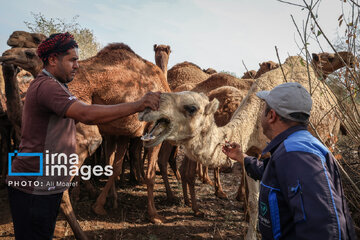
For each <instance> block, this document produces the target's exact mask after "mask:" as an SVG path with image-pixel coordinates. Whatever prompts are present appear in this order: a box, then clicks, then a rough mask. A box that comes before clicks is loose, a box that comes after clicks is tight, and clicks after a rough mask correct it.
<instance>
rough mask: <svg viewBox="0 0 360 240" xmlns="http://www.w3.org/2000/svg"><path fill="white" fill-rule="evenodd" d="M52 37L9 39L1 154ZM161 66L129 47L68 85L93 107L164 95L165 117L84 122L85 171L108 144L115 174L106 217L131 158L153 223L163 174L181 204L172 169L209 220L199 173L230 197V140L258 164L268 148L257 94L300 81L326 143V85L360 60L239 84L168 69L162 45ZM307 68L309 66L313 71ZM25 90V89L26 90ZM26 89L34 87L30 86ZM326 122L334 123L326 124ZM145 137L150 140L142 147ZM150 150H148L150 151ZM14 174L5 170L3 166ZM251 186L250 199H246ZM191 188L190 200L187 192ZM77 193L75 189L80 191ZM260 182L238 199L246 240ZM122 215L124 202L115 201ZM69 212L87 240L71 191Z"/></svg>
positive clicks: (331, 116)
mask: <svg viewBox="0 0 360 240" xmlns="http://www.w3.org/2000/svg"><path fill="white" fill-rule="evenodd" d="M44 38H45V36H43V35H41V34H34V33H27V32H22V31H16V32H14V33H13V34H12V35H11V36H10V38H9V41H8V45H9V46H11V47H12V48H11V49H9V50H7V51H5V52H4V53H3V55H2V57H0V62H2V68H3V76H4V80H5V85H6V86H5V88H6V89H5V90H6V104H5V103H4V101H5V98H1V100H2V103H1V105H0V106H1V109H0V111H1V113H0V114H2V115H1V116H5V117H4V119H5V120H2V122H4V123H7V125H5V124H2V126H12V129H14V131H13V132H14V134H11V133H10V132H9V129H10V128H9V127H1V129H0V133H1V144H2V145H1V148H2V151H3V152H4V151H6V152H9V147H10V144H9V143H10V141H9V139H10V138H11V137H12V138H13V139H14V142H15V143H19V139H20V131H21V113H22V104H23V103H22V98H21V96H20V91H19V88H20V87H19V82H18V81H17V74H18V67H20V68H22V69H25V70H26V71H28V72H30V73H31V74H32V75H33V76H36V75H37V74H38V73H39V72H40V71H41V69H42V67H43V66H42V62H41V60H40V59H39V58H38V56H37V55H36V46H37V45H38V44H39V43H40V42H41V40H43V39H44ZM154 51H155V62H156V65H154V64H152V63H151V62H149V61H147V60H145V59H143V58H141V57H140V56H138V55H137V54H136V53H134V52H133V51H132V50H131V48H130V47H129V46H127V45H125V44H122V43H114V44H110V45H108V46H106V47H105V48H103V49H102V50H101V51H100V52H99V53H98V54H97V55H96V56H94V57H91V58H89V59H86V60H82V61H80V62H79V65H80V68H79V70H78V73H77V75H76V77H75V79H74V81H72V82H71V83H70V84H69V89H70V91H71V92H72V93H73V94H74V95H75V96H77V97H78V99H80V100H81V101H84V102H86V103H88V104H117V103H122V102H130V101H135V100H137V99H139V98H140V97H141V96H143V95H144V94H145V93H146V92H148V91H161V92H163V93H164V94H162V96H161V102H160V108H159V110H158V111H145V112H143V113H140V114H139V115H138V116H137V115H132V116H129V117H125V118H122V119H119V120H116V121H113V122H111V123H108V124H99V125H85V124H81V123H78V124H77V126H76V127H77V133H76V138H77V150H76V151H77V154H78V155H79V160H80V161H79V162H80V163H79V164H80V165H81V164H83V162H84V161H85V159H86V158H87V157H89V156H91V155H92V154H93V153H94V152H95V151H96V149H97V148H98V147H99V146H100V145H101V143H102V142H104V143H106V149H107V153H106V155H107V158H109V161H110V164H112V165H113V167H114V174H113V176H111V177H109V179H108V180H107V182H106V185H105V187H104V188H103V190H102V192H101V194H100V195H99V196H98V198H97V200H96V202H95V203H94V205H93V207H92V209H93V211H94V212H95V213H96V214H99V215H104V214H106V211H105V209H104V204H105V202H106V197H107V195H108V194H109V192H112V193H113V194H114V193H115V194H114V197H116V191H115V185H114V182H115V180H116V178H117V177H118V176H119V175H120V174H121V172H122V166H123V159H124V156H125V154H126V152H129V154H130V155H131V156H133V158H134V159H133V160H132V161H134V162H135V164H137V166H138V167H136V168H135V169H137V170H136V171H137V178H143V179H144V181H145V183H146V184H147V192H148V205H147V206H148V214H149V217H150V220H151V221H152V222H154V223H161V222H163V221H164V218H163V217H161V216H160V215H159V214H158V213H157V211H156V207H155V204H154V194H153V192H154V184H155V170H156V165H157V163H159V168H160V170H161V173H162V177H163V180H164V183H165V186H166V192H167V196H168V198H171V197H173V193H172V191H171V188H170V185H169V183H168V180H167V165H168V163H170V165H171V166H172V169H173V170H174V172H175V174H176V176H177V178H178V179H180V178H181V181H182V184H183V191H184V201H185V203H186V204H187V205H190V203H191V206H192V209H193V211H194V213H195V214H196V215H202V212H201V210H200V209H199V207H198V205H197V203H196V197H195V188H194V186H195V185H194V183H195V175H196V173H198V174H199V175H201V177H202V178H203V179H204V181H207V182H211V180H210V179H209V177H208V176H207V171H208V169H207V168H208V167H212V168H214V177H215V181H214V185H215V195H216V196H217V197H221V198H226V197H227V196H226V194H225V193H224V192H223V189H222V186H221V183H220V178H219V168H220V167H221V166H224V165H229V164H231V163H230V161H229V160H228V159H227V158H226V157H225V155H224V154H222V152H221V146H222V144H223V143H224V142H225V140H228V141H236V142H239V143H241V145H242V146H243V149H244V150H246V151H247V153H248V154H250V155H253V156H259V155H260V153H261V149H263V148H264V146H265V145H266V139H265V136H264V135H263V134H262V129H261V124H260V113H261V101H260V100H259V99H258V98H257V97H256V96H255V93H256V92H257V91H260V90H270V89H272V88H273V87H275V86H276V85H278V84H281V83H283V82H284V81H285V80H284V79H286V81H288V82H289V81H296V82H299V83H301V84H302V85H303V86H304V87H305V88H307V89H308V90H310V89H311V94H312V98H313V102H314V106H313V110H312V115H311V119H310V121H311V123H312V126H314V129H310V130H311V131H312V132H313V133H314V134H316V136H317V137H319V138H321V139H322V140H323V141H325V140H327V138H328V135H329V133H333V134H334V135H336V134H337V133H338V131H339V127H340V124H339V120H338V118H337V115H336V114H337V113H336V111H335V110H334V108H333V106H335V105H336V98H335V97H334V95H333V94H332V93H331V91H329V89H328V88H327V87H326V85H325V84H323V82H321V81H319V79H325V78H326V77H327V75H329V74H330V73H332V72H333V71H335V70H337V69H339V68H341V67H343V66H344V63H346V64H347V65H349V66H352V64H353V62H354V56H353V55H352V54H351V53H347V52H342V53H340V54H339V55H336V54H329V53H320V54H313V60H312V62H311V64H309V69H308V68H307V64H306V62H305V61H304V60H303V59H302V58H301V57H289V58H288V59H287V60H286V61H285V62H284V63H283V64H282V65H281V69H280V67H279V64H277V63H274V62H272V61H268V62H264V63H262V64H260V69H259V70H258V71H254V70H252V71H249V72H246V73H245V74H244V76H243V77H242V78H241V79H239V78H236V77H234V76H231V75H229V74H226V73H217V72H216V71H215V70H214V69H210V68H209V69H206V70H202V69H201V68H200V67H198V66H197V65H195V64H193V63H190V62H183V63H179V64H177V65H175V66H173V67H172V68H171V69H169V70H168V69H167V64H168V59H169V56H170V53H171V50H170V46H167V45H154ZM304 62H305V64H304ZM22 88H24V86H22ZM25 88H26V86H25ZM324 115H326V117H323V116H324ZM140 138H142V139H143V140H144V141H141V140H140ZM143 146H145V147H146V148H145V150H143ZM178 146H182V149H183V150H184V154H185V159H184V160H183V164H182V167H181V168H180V175H181V176H179V174H178V172H177V168H176V165H175V164H174V158H175V156H176V152H177V151H178V149H177V147H178ZM142 152H144V154H143V156H144V157H146V158H147V160H148V164H147V166H148V167H147V170H146V173H145V174H144V173H143V162H142V161H143V159H142ZM2 169H6V168H4V167H3V168H2ZM245 186H246V187H247V191H248V194H245V192H246V190H245V189H244V187H245ZM188 190H189V192H190V196H191V201H189V197H188V194H187V191H188ZM74 192H75V191H74ZM258 192H259V186H258V183H257V182H256V181H254V180H252V179H251V178H250V177H248V176H247V175H246V174H245V173H243V177H242V186H240V187H239V193H238V197H239V198H241V199H243V200H244V201H245V203H247V207H246V209H247V211H248V213H249V217H250V223H249V228H248V232H247V235H246V239H255V236H256V235H255V234H256V223H257V198H258ZM114 204H115V205H114V207H116V201H114ZM61 209H62V211H63V212H64V214H65V216H66V219H67V221H68V222H69V224H70V226H71V228H72V230H73V232H74V235H75V237H76V238H78V239H87V236H86V235H85V234H84V232H83V231H82V229H81V227H80V225H79V224H78V222H77V220H76V216H75V214H74V211H73V209H72V206H71V202H70V198H69V193H68V191H66V192H65V193H64V197H63V201H62V204H61Z"/></svg>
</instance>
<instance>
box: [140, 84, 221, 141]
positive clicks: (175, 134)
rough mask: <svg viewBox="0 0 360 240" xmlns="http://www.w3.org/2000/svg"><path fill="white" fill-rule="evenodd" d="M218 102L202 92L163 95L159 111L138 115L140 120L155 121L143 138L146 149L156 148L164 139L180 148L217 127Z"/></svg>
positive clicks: (148, 111)
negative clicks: (213, 126) (215, 119)
mask: <svg viewBox="0 0 360 240" xmlns="http://www.w3.org/2000/svg"><path fill="white" fill-rule="evenodd" d="M218 106H219V101H218V100H217V99H214V100H212V101H209V98H208V97H207V96H206V95H205V94H203V93H196V92H190V91H185V92H177V93H163V94H161V98H160V106H159V109H158V110H157V111H151V110H150V109H147V110H145V111H144V112H142V113H140V114H139V120H140V121H146V122H152V123H153V127H152V128H151V129H150V132H149V133H147V134H145V135H144V136H143V137H142V139H143V141H144V145H145V147H153V146H156V145H158V144H160V143H161V142H162V141H164V140H168V141H169V142H170V143H172V144H174V145H181V144H183V143H185V142H187V141H189V140H191V139H192V138H193V137H195V136H199V134H201V133H202V132H203V131H204V130H205V131H208V129H209V128H210V126H212V124H214V125H215V121H214V113H215V112H216V110H217V109H218Z"/></svg>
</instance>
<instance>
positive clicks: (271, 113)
mask: <svg viewBox="0 0 360 240" xmlns="http://www.w3.org/2000/svg"><path fill="white" fill-rule="evenodd" d="M268 114H269V122H270V123H274V122H275V121H276V118H279V117H280V116H279V115H278V114H277V113H276V112H275V110H274V109H270V111H269V113H268Z"/></svg>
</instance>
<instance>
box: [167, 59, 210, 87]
mask: <svg viewBox="0 0 360 240" xmlns="http://www.w3.org/2000/svg"><path fill="white" fill-rule="evenodd" d="M209 76H210V75H209V74H207V73H205V72H203V70H201V68H200V67H199V66H197V65H195V64H193V63H190V62H183V63H179V64H176V65H175V66H173V67H172V68H171V69H170V70H169V71H168V73H167V81H168V83H169V86H170V89H171V90H173V91H177V90H175V89H176V88H177V87H180V86H181V85H183V86H182V87H187V88H192V87H193V86H195V85H196V84H197V83H200V82H202V81H204V80H205V79H207V78H208V77H209ZM184 85H185V86H184Z"/></svg>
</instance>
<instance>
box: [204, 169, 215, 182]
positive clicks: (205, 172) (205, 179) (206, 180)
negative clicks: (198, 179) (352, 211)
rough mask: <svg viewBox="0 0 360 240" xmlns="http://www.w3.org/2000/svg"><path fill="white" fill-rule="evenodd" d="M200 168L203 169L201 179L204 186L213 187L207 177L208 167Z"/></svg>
mask: <svg viewBox="0 0 360 240" xmlns="http://www.w3.org/2000/svg"><path fill="white" fill-rule="evenodd" d="M202 168H203V172H204V174H203V178H202V182H203V183H204V184H209V185H211V186H214V183H213V181H211V179H210V177H209V168H208V167H204V166H202Z"/></svg>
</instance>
